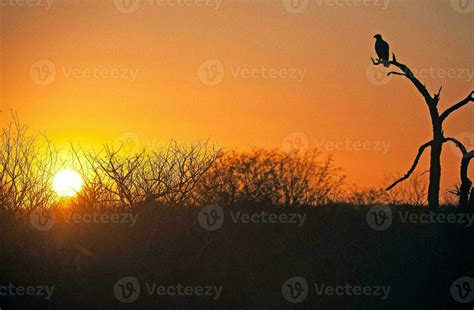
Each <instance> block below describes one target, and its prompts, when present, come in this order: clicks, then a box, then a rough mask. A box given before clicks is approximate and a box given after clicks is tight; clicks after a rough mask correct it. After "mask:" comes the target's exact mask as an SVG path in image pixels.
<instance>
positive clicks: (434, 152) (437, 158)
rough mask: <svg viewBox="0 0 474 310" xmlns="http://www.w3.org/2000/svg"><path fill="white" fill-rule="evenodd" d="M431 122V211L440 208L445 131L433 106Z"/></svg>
mask: <svg viewBox="0 0 474 310" xmlns="http://www.w3.org/2000/svg"><path fill="white" fill-rule="evenodd" d="M430 112H431V122H432V124H433V144H432V145H431V158H430V185H429V187H428V205H429V207H430V208H431V209H438V208H439V190H440V183H441V182H440V181H441V151H442V150H443V142H444V141H443V139H444V137H443V130H442V124H441V122H440V120H439V114H438V109H437V108H436V106H435V105H431V108H430Z"/></svg>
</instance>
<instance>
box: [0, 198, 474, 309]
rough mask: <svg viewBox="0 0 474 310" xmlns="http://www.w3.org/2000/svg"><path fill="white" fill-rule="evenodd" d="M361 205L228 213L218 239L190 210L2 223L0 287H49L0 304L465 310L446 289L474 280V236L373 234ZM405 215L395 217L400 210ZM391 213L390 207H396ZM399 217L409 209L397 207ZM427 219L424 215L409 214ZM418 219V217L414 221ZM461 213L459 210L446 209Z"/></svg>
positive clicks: (441, 227)
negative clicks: (119, 287) (295, 220)
mask: <svg viewBox="0 0 474 310" xmlns="http://www.w3.org/2000/svg"><path fill="white" fill-rule="evenodd" d="M368 209H369V208H368V207H364V208H360V209H358V208H355V207H351V206H330V207H320V208H298V209H295V208H275V207H266V208H262V207H245V208H244V207H241V208H236V207H234V208H232V210H241V211H248V212H259V211H261V210H266V211H267V212H277V213H281V212H286V213H294V212H298V213H307V222H306V223H305V225H303V226H302V227H301V228H298V227H296V226H295V225H290V224H242V223H240V224H235V223H232V221H231V218H230V216H229V215H228V213H227V212H229V211H228V210H229V209H226V213H225V216H226V217H225V222H224V225H223V226H222V228H220V229H219V230H216V231H207V230H205V229H203V228H202V227H200V225H199V222H198V211H199V210H198V209H195V208H177V207H175V208H172V207H154V208H147V209H143V210H142V211H141V212H139V217H138V223H137V225H136V226H135V227H133V228H130V227H128V226H127V225H123V224H97V223H95V224H71V223H69V224H66V223H62V222H61V221H59V220H58V221H57V223H56V225H54V227H53V228H52V229H50V230H48V231H40V230H37V229H35V228H34V227H32V225H31V223H30V221H29V217H25V220H24V221H20V220H13V219H12V218H11V216H8V215H6V214H3V215H0V216H1V217H0V224H1V226H0V234H1V237H0V259H1V267H0V286H2V285H4V286H5V285H8V284H9V283H12V284H15V285H23V286H27V285H35V286H36V285H54V286H55V289H54V293H53V295H52V298H51V299H50V300H45V299H44V297H18V296H16V297H15V296H0V308H1V309H2V310H5V309H23V308H24V309H31V308H48V309H60V308H61V309H65V308H68V309H73V308H75V309H95V308H97V309H99V308H100V309H115V308H117V309H120V308H128V309H150V308H161V309H163V308H179V309H194V308H197V307H196V306H199V307H198V308H200V309H214V308H227V309H231V308H236V309H285V308H292V307H295V308H302V309H304V308H308V309H309V308H312V309H472V308H473V307H474V301H473V302H471V303H467V304H462V303H458V302H456V301H455V300H454V299H453V297H452V296H451V294H450V287H451V284H452V283H453V281H455V280H456V279H458V278H459V277H461V276H470V277H473V276H474V268H473V267H474V261H473V258H474V257H473V254H474V251H473V247H474V242H473V238H472V236H473V227H472V226H471V227H469V228H466V227H465V225H463V224H411V223H410V224H409V223H405V224H402V223H401V222H400V218H399V217H398V215H397V214H396V213H395V216H394V220H393V224H392V225H391V227H390V228H388V229H387V230H384V231H375V230H373V229H372V228H370V227H369V225H368V224H367V221H366V214H367V211H368ZM402 209H403V208H402ZM393 210H394V212H396V211H395V209H393ZM403 210H407V208H405V209H403ZM409 210H412V212H415V213H420V212H425V211H426V209H413V208H411V209H409ZM416 210H418V211H416ZM439 212H443V213H446V212H451V213H461V212H463V211H462V210H460V209H450V210H449V211H439ZM125 276H133V277H135V278H137V279H138V280H139V282H140V283H141V294H140V296H139V298H138V300H136V301H134V302H132V303H130V304H124V303H121V302H119V301H118V300H117V299H116V297H115V296H114V285H115V283H116V282H117V281H118V280H119V279H121V278H122V277H125ZM294 276H301V277H304V278H305V279H306V280H307V282H308V283H309V296H308V297H307V298H306V300H304V301H303V302H302V303H299V304H297V305H293V304H291V303H289V302H288V301H287V300H285V299H284V297H283V295H282V285H283V284H284V283H285V281H286V280H287V279H289V278H292V277H294ZM144 283H157V284H159V285H175V284H177V283H181V284H183V285H193V286H196V285H217V286H219V285H222V286H223V290H222V294H221V297H220V298H219V299H218V300H213V299H212V298H208V297H173V296H166V297H164V296H153V297H152V296H149V295H148V294H147V292H146V288H145V287H144V285H143V284H144ZM313 283H318V284H321V283H326V284H327V285H344V284H345V283H349V284H351V285H360V286H365V285H370V286H374V285H383V286H390V287H391V291H390V295H389V297H388V298H387V299H386V300H382V299H381V298H380V297H376V296H345V297H343V296H318V295H317V294H316V292H315V289H314V286H313Z"/></svg>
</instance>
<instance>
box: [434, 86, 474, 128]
mask: <svg viewBox="0 0 474 310" xmlns="http://www.w3.org/2000/svg"><path fill="white" fill-rule="evenodd" d="M471 101H474V91H471V93H470V94H469V95H468V96H467V97H466V98H464V99H463V100H461V101H460V102H458V103H456V104H455V105H453V106H451V107H450V108H448V109H446V111H444V112H443V113H442V114H441V116H440V119H441V121H444V120H445V119H446V118H447V117H448V116H449V114H451V113H453V112H454V111H456V110H457V109H460V108H462V107H463V106H465V105H466V104H468V103H469V102H471Z"/></svg>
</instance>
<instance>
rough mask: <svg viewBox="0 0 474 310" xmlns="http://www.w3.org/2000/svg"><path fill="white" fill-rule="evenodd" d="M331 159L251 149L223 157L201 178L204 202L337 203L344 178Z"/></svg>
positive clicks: (296, 204)
mask: <svg viewBox="0 0 474 310" xmlns="http://www.w3.org/2000/svg"><path fill="white" fill-rule="evenodd" d="M340 172H341V171H340V169H339V168H337V167H335V166H334V163H333V161H332V159H331V158H330V157H326V158H324V157H322V156H321V153H320V152H318V151H316V150H311V151H308V152H305V153H298V152H289V153H287V152H281V151H278V150H266V149H254V150H252V151H249V152H242V153H241V152H236V151H232V152H228V153H226V154H223V156H221V157H220V158H219V159H218V160H217V161H216V163H215V164H214V165H213V166H212V167H211V169H209V171H208V172H207V173H206V174H205V175H204V177H203V181H202V182H200V184H199V193H200V196H201V200H202V201H203V202H204V203H218V204H221V205H225V206H229V205H236V204H239V203H247V202H255V203H259V204H269V205H270V204H271V205H276V206H294V207H297V206H302V205H307V206H319V205H324V204H328V203H331V202H333V201H335V200H336V198H337V196H338V195H340V192H341V191H342V182H343V179H344V176H343V175H341V173H340Z"/></svg>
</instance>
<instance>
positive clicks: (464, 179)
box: [459, 156, 474, 208]
mask: <svg viewBox="0 0 474 310" xmlns="http://www.w3.org/2000/svg"><path fill="white" fill-rule="evenodd" d="M470 160H471V158H468V157H466V156H464V157H463V159H462V161H461V187H460V189H459V205H460V206H461V207H463V208H467V207H468V206H469V193H470V192H471V187H472V182H471V180H470V179H469V177H468V176H467V170H468V167H469V161H470ZM473 194H474V192H472V193H471V200H474V197H473ZM471 202H474V201H471Z"/></svg>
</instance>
